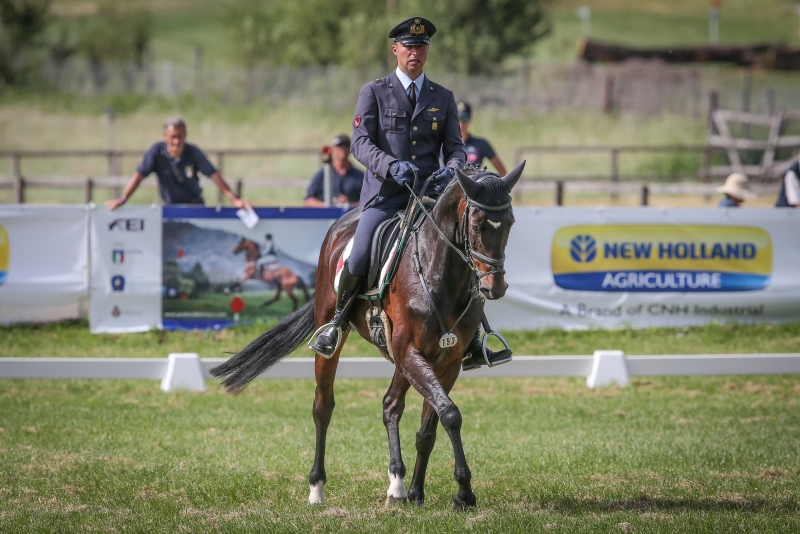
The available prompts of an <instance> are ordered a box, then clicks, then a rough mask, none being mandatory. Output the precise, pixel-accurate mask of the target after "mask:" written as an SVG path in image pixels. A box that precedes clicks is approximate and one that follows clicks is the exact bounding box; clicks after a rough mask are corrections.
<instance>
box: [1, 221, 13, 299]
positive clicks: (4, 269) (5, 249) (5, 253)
mask: <svg viewBox="0 0 800 534" xmlns="http://www.w3.org/2000/svg"><path fill="white" fill-rule="evenodd" d="M10 254H11V251H10V246H9V242H8V232H6V229H5V228H4V227H3V225H2V224H0V285H3V282H5V281H6V277H7V276H8V260H9V259H10Z"/></svg>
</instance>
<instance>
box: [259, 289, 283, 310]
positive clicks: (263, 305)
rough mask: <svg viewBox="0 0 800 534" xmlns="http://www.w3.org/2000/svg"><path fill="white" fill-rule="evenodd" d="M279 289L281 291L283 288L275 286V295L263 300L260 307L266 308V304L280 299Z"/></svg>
mask: <svg viewBox="0 0 800 534" xmlns="http://www.w3.org/2000/svg"><path fill="white" fill-rule="evenodd" d="M281 291H283V289H281V286H275V296H274V297H272V300H267V301H265V302H264V303H263V304H262V305H261V307H262V308H266V307H267V306H269V305H270V304H272V303H273V302H278V301H279V300H280V298H281Z"/></svg>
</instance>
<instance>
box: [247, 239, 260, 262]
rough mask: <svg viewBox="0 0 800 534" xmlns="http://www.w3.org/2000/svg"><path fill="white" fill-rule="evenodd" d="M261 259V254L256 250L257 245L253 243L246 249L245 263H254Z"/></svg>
mask: <svg viewBox="0 0 800 534" xmlns="http://www.w3.org/2000/svg"><path fill="white" fill-rule="evenodd" d="M260 257H261V252H259V250H258V245H256V244H255V243H253V244H252V245H250V246H249V247H247V261H256V260H257V259H258V258H260Z"/></svg>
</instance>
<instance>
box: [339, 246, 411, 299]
mask: <svg viewBox="0 0 800 534" xmlns="http://www.w3.org/2000/svg"><path fill="white" fill-rule="evenodd" d="M398 241H399V238H397V239H395V240H394V244H393V245H392V248H391V252H390V253H389V256H388V257H387V258H386V261H384V262H383V265H382V266H381V274H380V276H379V277H378V279H377V283H375V284H373V287H371V288H369V290H368V291H365V292H363V293H361V294H360V295H359V296H360V297H365V298H369V297H374V296H377V295H379V294H380V289H381V287H383V284H384V283H386V282H388V280H386V278H387V276H388V275H389V267H390V266H391V265H392V261H393V260H394V256H395V254H397V247H398ZM352 249H353V238H352V237H351V238H350V241H348V242H347V246H346V247H344V250H343V251H342V255H341V256H339V261H338V262H337V263H336V277H335V278H334V280H333V289H334V291H336V292H337V293H338V292H339V278H340V277H341V275H342V269H343V268H344V262H345V260H347V258H349V257H350V251H351V250H352Z"/></svg>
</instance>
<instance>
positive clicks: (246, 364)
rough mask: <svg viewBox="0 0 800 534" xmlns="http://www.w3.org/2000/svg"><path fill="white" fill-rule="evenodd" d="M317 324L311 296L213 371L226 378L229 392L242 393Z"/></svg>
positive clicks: (304, 338)
mask: <svg viewBox="0 0 800 534" xmlns="http://www.w3.org/2000/svg"><path fill="white" fill-rule="evenodd" d="M314 327H315V322H314V301H313V300H310V301H308V302H307V303H306V304H305V306H303V307H302V308H300V309H298V310H296V311H293V312H292V313H290V314H289V315H287V316H286V317H284V318H283V320H282V321H281V322H279V323H278V324H276V325H275V326H273V327H272V328H270V329H269V330H267V331H266V332H264V333H263V334H261V336H260V337H258V338H257V339H255V340H253V341H251V342H250V344H249V345H247V346H246V347H245V348H243V349H242V350H241V351H239V352H238V353H237V354H236V355H235V356H233V357H232V358H231V359H229V360H228V361H227V362H225V363H223V364H222V365H220V366H218V367H214V368H213V369H211V374H212V375H214V376H215V377H217V378H222V379H223V380H222V385H223V386H225V389H226V390H227V391H228V392H229V393H237V394H238V393H241V391H242V390H243V389H244V388H245V387H246V386H247V384H249V383H250V381H252V380H253V379H254V378H256V377H257V376H258V375H260V374H261V373H263V372H264V371H266V370H267V369H269V368H270V367H272V366H273V365H275V364H276V363H278V362H279V361H281V360H282V359H283V358H284V357H286V356H287V355H288V354H290V353H291V352H292V351H294V350H295V349H296V348H297V347H299V346H300V345H302V344H303V343H304V342H306V341H307V340H308V338H309V337H310V336H311V334H312V333H313V332H314Z"/></svg>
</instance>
